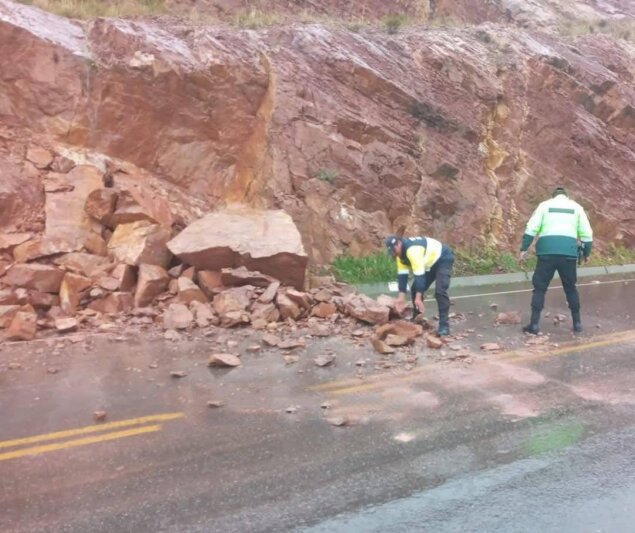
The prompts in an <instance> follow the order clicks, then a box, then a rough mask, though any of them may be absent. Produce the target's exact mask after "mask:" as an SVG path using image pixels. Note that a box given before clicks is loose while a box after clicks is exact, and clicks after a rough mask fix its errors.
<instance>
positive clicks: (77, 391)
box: [0, 282, 635, 533]
mask: <svg viewBox="0 0 635 533" xmlns="http://www.w3.org/2000/svg"><path fill="white" fill-rule="evenodd" d="M503 289H504V290H503ZM511 290H512V291H517V290H523V287H513V288H512V289H511ZM481 291H482V289H481ZM486 292H487V293H488V294H489V295H488V296H474V290H471V293H463V294H456V295H455V296H456V298H455V309H456V310H457V311H461V312H464V313H466V314H467V317H468V319H467V320H466V321H463V322H459V323H457V324H456V325H455V327H454V329H455V331H456V332H461V331H467V330H468V329H472V328H475V329H477V330H478V332H480V333H479V334H482V335H483V337H476V335H472V336H471V337H468V338H466V339H463V340H461V341H457V342H458V343H459V344H461V345H462V346H464V347H465V348H466V349H476V350H475V351H476V352H477V353H478V348H477V346H478V345H479V344H480V343H481V342H484V341H498V342H500V343H501V344H502V345H503V347H504V350H503V352H502V353H499V354H492V355H483V354H480V353H479V354H478V355H477V356H475V357H473V358H472V359H470V360H469V363H468V362H465V361H460V360H459V361H448V360H447V358H446V360H444V361H439V360H438V357H436V356H434V355H433V354H431V351H429V350H425V349H421V354H420V360H419V365H418V366H417V367H415V368H414V369H413V370H411V371H409V372H405V371H396V372H393V373H390V372H388V373H386V372H383V373H374V372H372V371H371V370H370V369H368V370H364V369H362V370H361V371H360V369H359V368H357V367H356V366H355V364H354V363H355V361H357V360H358V359H359V358H360V357H366V358H367V359H368V360H372V359H373V358H374V357H375V355H374V354H372V353H370V351H369V349H368V347H367V346H366V345H365V344H363V345H361V346H357V345H354V344H352V343H348V342H346V343H344V342H342V341H340V340H336V339H327V340H324V341H319V342H318V341H315V342H314V344H313V345H312V346H311V347H310V349H309V350H308V352H309V353H308V354H304V355H302V356H301V361H300V362H299V363H298V364H296V365H291V366H285V365H284V364H283V362H282V360H281V356H280V354H278V353H276V352H274V351H270V352H267V351H265V352H263V353H260V354H252V355H247V354H246V355H244V356H243V359H244V360H245V362H244V365H243V368H241V369H237V370H231V371H229V372H227V371H218V370H215V371H210V370H209V369H207V368H206V366H205V360H206V356H207V353H208V351H209V349H210V342H211V340H210V339H205V338H194V339H192V340H189V341H187V342H183V343H179V344H171V343H169V344H168V343H165V342H161V341H156V340H152V339H146V338H144V337H136V338H134V339H129V340H127V341H125V342H113V341H112V340H109V339H105V338H94V339H90V340H89V342H88V343H78V344H72V343H70V344H68V346H67V348H66V350H65V351H64V352H63V353H62V354H61V355H59V356H53V355H52V354H50V353H48V352H49V350H48V349H47V347H46V346H43V347H40V348H38V347H37V346H38V345H32V346H31V347H30V348H29V349H28V350H27V349H25V345H10V346H4V347H3V349H2V351H0V365H6V364H8V363H9V362H12V363H20V364H21V366H22V368H21V369H14V370H7V369H5V370H4V371H1V372H0V417H1V423H0V509H1V510H2V511H1V512H0V531H3V532H29V533H35V532H47V533H48V532H82V533H83V532H93V531H94V532H120V531H121V532H127V531H135V532H137V531H139V532H141V531H153V532H155V531H173V532H197V531H200V532H208V531H222V532H234V531H235V532H246V531H283V530H297V531H324V532H326V531H328V532H333V531H342V532H348V531H364V532H365V531H378V532H379V531H382V532H386V531H434V532H439V531H461V532H464V531H475V532H476V531H478V532H481V531H497V532H498V531H541V532H549V531H554V532H555V531H558V532H567V531H572V532H581V531H607V532H608V531H611V532H613V531H619V532H629V531H635V526H634V525H633V523H634V522H633V520H632V517H633V516H634V515H635V481H634V480H635V476H634V474H635V462H634V461H633V460H632V457H633V455H634V452H635V444H633V443H634V442H635V441H634V440H633V436H635V379H634V378H635V359H634V357H633V352H634V350H633V348H634V346H635V318H634V317H633V316H632V315H631V313H632V312H633V305H632V301H633V298H634V297H635V282H631V283H624V282H615V283H607V284H590V285H588V286H585V287H583V288H582V296H583V302H584V303H585V315H586V323H587V329H588V332H587V333H586V334H585V335H584V336H582V337H581V338H575V337H574V336H573V335H572V334H571V333H570V331H569V330H568V326H567V325H559V326H555V325H553V324H552V322H551V321H550V320H545V322H544V330H545V332H547V333H549V342H547V343H545V344H539V345H534V346H525V344H524V341H525V340H526V339H524V338H522V337H521V336H519V335H518V332H517V329H518V327H517V326H505V327H499V328H494V327H492V326H491V323H492V316H493V313H494V311H492V310H490V308H489V306H490V304H491V303H497V304H498V308H499V309H500V310H507V309H511V308H517V307H518V301H522V302H523V305H525V304H526V303H527V301H528V298H529V294H528V293H523V292H520V293H517V292H512V293H511V294H490V293H500V292H509V288H508V287H505V288H496V287H494V288H491V289H487V290H486ZM462 296H463V297H462ZM548 305H549V306H550V310H551V312H552V313H554V314H555V313H558V312H564V311H565V309H564V304H563V299H562V295H561V293H560V292H559V291H552V292H551V293H550V294H549V297H548ZM469 313H474V314H469ZM479 314H480V315H482V316H479ZM596 324H597V325H600V326H601V327H600V328H596V327H595V325H596ZM237 337H238V336H237ZM252 343H253V339H248V338H245V339H242V340H241V347H244V346H246V345H248V344H252ZM326 346H334V347H335V348H336V349H337V351H338V363H337V365H336V366H335V367H334V368H330V369H320V368H316V367H315V366H314V365H313V364H312V362H311V357H310V354H311V353H318V352H319V351H320V350H322V349H324V348H325V347H326ZM369 366H370V365H369ZM151 367H152V368H151ZM154 367H156V368H154ZM51 368H55V369H57V370H59V372H58V373H55V374H49V373H48V372H47V370H48V369H51ZM173 369H183V370H185V371H187V373H188V375H187V377H185V378H183V379H174V378H170V377H169V372H170V370H173ZM360 373H361V376H360ZM211 399H222V400H224V401H225V402H226V403H227V405H226V406H225V407H223V408H220V409H210V408H208V407H207V406H206V402H207V400H211ZM325 402H327V403H328V404H329V406H330V408H329V409H326V410H324V409H322V408H321V405H322V404H323V403H325ZM289 406H295V407H296V408H297V412H296V413H295V414H287V413H285V412H284V411H285V409H286V408H287V407H289ZM98 408H105V409H106V410H107V411H108V419H107V420H106V422H105V423H102V424H94V423H93V422H92V412H93V411H94V410H95V409H98ZM325 413H326V416H329V417H335V416H345V417H348V418H349V419H350V420H354V421H355V422H356V424H355V425H354V426H352V427H342V428H338V427H334V426H332V425H330V424H329V423H328V422H327V421H326V420H325ZM60 432H62V433H60Z"/></svg>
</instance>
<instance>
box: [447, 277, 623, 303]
mask: <svg viewBox="0 0 635 533" xmlns="http://www.w3.org/2000/svg"><path fill="white" fill-rule="evenodd" d="M626 281H635V280H634V279H615V280H610V281H592V282H590V283H578V284H577V286H578V287H589V286H593V285H608V284H611V283H624V282H626ZM554 289H562V287H561V286H560V285H555V286H553V287H549V289H548V290H554ZM532 291H533V289H518V290H516V291H501V292H485V293H479V294H464V295H463V296H450V299H451V300H464V299H465V298H482V297H484V296H500V295H501V294H518V293H522V292H532Z"/></svg>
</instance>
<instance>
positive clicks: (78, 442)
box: [0, 425, 161, 461]
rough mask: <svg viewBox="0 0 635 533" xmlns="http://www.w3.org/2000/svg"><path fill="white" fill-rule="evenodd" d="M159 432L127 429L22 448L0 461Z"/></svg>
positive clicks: (149, 428) (150, 428)
mask: <svg viewBox="0 0 635 533" xmlns="http://www.w3.org/2000/svg"><path fill="white" fill-rule="evenodd" d="M155 431H161V426H159V425H155V426H143V427H140V428H133V429H127V430H125V431H115V432H113V433H105V434H103V435H95V436H93V437H84V438H82V439H75V440H68V441H66V442H56V443H54V444H44V445H42V446H32V447H31V448H23V449H22V450H14V451H12V452H6V453H2V454H0V461H8V460H9V459H17V458H19V457H24V456H26V455H39V454H42V453H47V452H54V451H56V450H66V449H68V448H76V447H77V446H86V445H87V444H95V443H98V442H107V441H109V440H116V439H123V438H126V437H134V436H135V435H143V434H144V433H153V432H155Z"/></svg>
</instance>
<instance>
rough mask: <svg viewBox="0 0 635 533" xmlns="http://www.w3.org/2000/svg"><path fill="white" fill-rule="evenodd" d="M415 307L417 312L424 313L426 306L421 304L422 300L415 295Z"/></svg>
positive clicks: (419, 296)
mask: <svg viewBox="0 0 635 533" xmlns="http://www.w3.org/2000/svg"><path fill="white" fill-rule="evenodd" d="M415 307H416V308H417V309H418V310H419V312H420V313H425V312H426V306H425V305H424V304H423V298H422V297H421V294H417V295H416V296H415Z"/></svg>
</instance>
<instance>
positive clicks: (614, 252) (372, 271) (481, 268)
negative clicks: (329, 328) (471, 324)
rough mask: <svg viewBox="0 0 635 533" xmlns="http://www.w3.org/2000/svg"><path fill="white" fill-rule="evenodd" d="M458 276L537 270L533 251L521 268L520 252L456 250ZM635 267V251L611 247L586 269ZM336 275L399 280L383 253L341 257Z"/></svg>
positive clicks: (348, 278)
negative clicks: (616, 266)
mask: <svg viewBox="0 0 635 533" xmlns="http://www.w3.org/2000/svg"><path fill="white" fill-rule="evenodd" d="M453 252H454V269H453V275H454V276H477V275H484V274H504V273H508V272H524V271H527V272H532V271H533V270H534V268H535V267H536V256H535V255H534V254H533V251H532V252H530V253H529V255H528V257H527V260H526V261H525V262H524V263H523V264H521V263H520V262H519V261H518V252H510V251H508V250H499V249H496V248H493V247H489V248H479V249H478V250H466V249H460V248H459V249H454V250H453ZM626 264H635V249H632V248H626V247H624V246H619V245H613V244H611V245H609V246H608V247H607V248H606V250H605V251H604V252H602V253H594V254H592V255H591V260H590V261H589V262H588V263H586V264H583V266H607V265H626ZM332 272H333V274H334V275H335V278H336V279H337V280H338V281H343V282H345V283H352V284H359V283H379V282H384V281H393V280H395V279H396V276H397V273H396V266H395V260H394V259H393V258H391V257H389V256H388V254H386V253H383V252H379V253H374V254H370V255H366V256H363V257H351V256H346V255H343V256H340V257H338V258H336V259H335V261H333V264H332Z"/></svg>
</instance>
